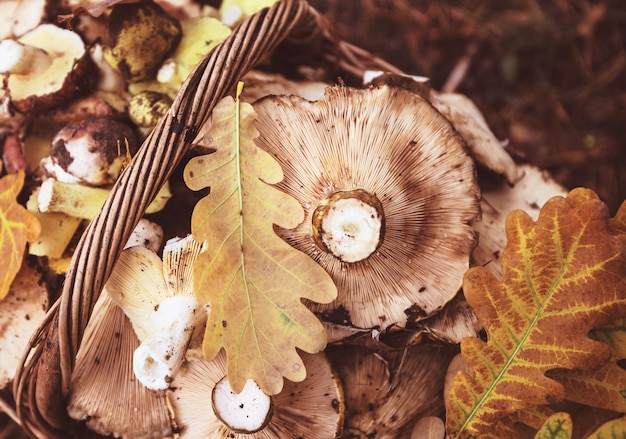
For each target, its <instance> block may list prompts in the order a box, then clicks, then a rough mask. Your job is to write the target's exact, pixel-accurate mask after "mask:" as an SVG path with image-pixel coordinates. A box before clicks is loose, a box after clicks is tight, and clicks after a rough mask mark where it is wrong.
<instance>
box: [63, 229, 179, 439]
mask: <svg viewBox="0 0 626 439" xmlns="http://www.w3.org/2000/svg"><path fill="white" fill-rule="evenodd" d="M157 229H158V227H157V226H155V225H154V224H146V221H145V220H142V221H140V223H139V224H138V225H137V227H135V229H134V230H133V235H132V237H131V238H130V239H129V240H128V242H127V243H126V246H125V248H129V247H130V246H132V245H134V244H136V243H137V242H140V243H142V244H146V245H150V246H151V247H153V248H160V247H161V244H162V240H161V239H160V237H159V236H158V234H156V235H155V234H154V232H155V230H157ZM157 231H158V230H157ZM139 345H140V342H139V339H138V338H137V336H136V335H135V332H134V330H133V326H132V324H131V322H130V320H129V319H128V317H126V315H124V312H123V310H122V309H121V308H120V307H118V306H117V305H116V304H115V302H113V300H112V299H111V296H110V295H109V294H107V293H106V292H104V291H103V293H102V294H100V296H99V297H98V300H97V301H96V304H95V306H94V309H93V313H92V316H91V318H90V320H89V324H88V325H87V328H86V329H85V335H84V338H83V341H82V343H81V345H80V348H79V350H78V354H77V355H76V366H75V368H74V371H73V372H72V377H71V382H70V392H69V395H68V405H67V412H68V414H69V416H70V417H71V418H72V419H75V420H79V421H85V423H86V425H87V426H88V427H89V428H90V429H92V430H93V431H95V432H97V433H99V434H103V435H110V434H113V435H114V436H115V437H123V438H133V439H137V438H143V439H152V438H154V439H157V438H162V437H164V436H170V435H171V434H172V433H173V429H172V420H171V416H170V412H169V409H168V405H167V401H166V395H165V392H164V391H162V390H161V391H152V390H150V389H148V388H146V387H145V386H143V385H142V384H141V383H140V382H139V381H138V380H137V379H136V377H135V375H134V373H133V353H134V351H135V350H136V349H137V348H138V347H139Z"/></svg>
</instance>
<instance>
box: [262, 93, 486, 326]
mask: <svg viewBox="0 0 626 439" xmlns="http://www.w3.org/2000/svg"><path fill="white" fill-rule="evenodd" d="M255 109H256V111H257V113H258V119H257V128H258V129H259V131H260V136H259V138H258V139H256V141H257V142H258V144H259V146H261V147H262V148H263V149H265V150H266V151H268V152H269V153H270V154H272V155H273V156H274V157H275V158H276V159H277V160H278V161H279V163H280V165H281V166H282V168H283V171H284V174H285V176H284V180H283V181H282V182H281V183H279V184H278V185H277V186H278V188H280V189H281V190H283V191H284V192H286V193H288V194H290V195H292V196H293V197H295V198H296V199H297V200H298V201H299V202H300V204H301V205H302V206H303V207H304V209H305V212H306V217H305V220H304V222H303V223H301V224H300V225H299V226H298V227H297V228H296V229H293V230H284V229H277V233H278V234H279V235H280V236H281V237H282V238H283V239H285V240H286V241H287V242H289V243H290V244H291V245H292V246H294V247H295V248H297V249H299V250H301V251H303V252H305V253H307V254H308V255H310V256H311V257H312V258H313V259H314V260H315V261H317V262H318V263H319V264H320V265H321V266H322V267H324V268H325V269H326V270H327V271H328V273H329V274H330V275H331V277H332V278H333V280H334V281H335V283H336V285H337V288H338V291H339V295H338V298H337V300H335V301H334V302H332V303H331V304H328V305H321V304H313V303H309V304H308V305H309V306H310V307H311V309H312V310H313V311H315V312H316V313H318V314H319V315H321V316H322V318H325V319H326V320H330V321H332V320H333V319H332V316H333V315H334V314H341V319H342V322H345V321H346V320H348V321H349V323H351V324H352V325H354V326H356V327H360V328H382V329H385V328H387V327H390V326H394V325H398V326H406V325H407V324H410V323H412V322H415V321H418V320H421V319H423V318H426V317H428V316H429V315H432V314H433V313H435V312H436V311H438V310H439V309H440V308H441V307H442V306H443V305H444V304H445V303H447V302H448V301H449V300H451V299H452V297H454V295H455V294H456V293H457V291H458V290H459V288H460V286H461V283H462V278H463V273H464V272H465V270H466V269H467V268H468V266H469V257H470V253H471V251H472V249H473V248H474V245H475V234H474V230H473V229H472V227H471V225H470V222H471V221H473V220H475V219H477V217H478V216H479V198H480V193H479V188H478V185H477V183H476V180H475V168H474V163H473V161H472V159H471V158H470V156H469V155H468V154H467V151H466V147H465V143H464V141H463V140H462V138H461V137H460V136H459V135H458V134H457V132H456V131H455V130H454V128H453V127H452V125H451V124H450V123H449V122H448V121H447V120H446V118H445V117H443V116H442V115H441V114H440V113H439V112H438V111H437V110H436V109H434V107H433V106H432V105H431V104H430V103H428V102H427V101H426V100H425V99H424V98H422V97H420V96H418V95H417V94H414V93H412V92H410V91H408V90H404V89H399V88H392V87H389V86H380V87H377V88H370V89H364V90H358V89H352V88H348V87H335V88H329V89H328V90H327V92H326V94H325V96H324V97H323V98H322V99H321V100H319V101H317V102H309V101H306V100H304V99H301V98H298V97H293V96H291V97H286V96H272V97H267V98H264V99H261V100H260V101H258V102H257V103H256V104H255ZM346 200H348V201H347V202H346ZM340 202H341V204H340ZM336 212H340V214H339V216H338V215H335V214H334V213H336ZM331 213H333V215H332V216H331ZM341 215H344V216H343V217H341ZM361 240H363V241H365V244H362V242H361ZM359 246H361V247H359ZM354 248H356V256H353V255H354V253H350V252H352V251H353V249H354ZM346 254H350V255H352V256H347V257H346V256H345V255H346Z"/></svg>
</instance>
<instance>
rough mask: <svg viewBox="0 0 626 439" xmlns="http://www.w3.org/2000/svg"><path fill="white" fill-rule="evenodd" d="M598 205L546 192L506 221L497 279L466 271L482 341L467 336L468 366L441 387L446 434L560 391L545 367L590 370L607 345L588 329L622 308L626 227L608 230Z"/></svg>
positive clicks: (482, 426)
mask: <svg viewBox="0 0 626 439" xmlns="http://www.w3.org/2000/svg"><path fill="white" fill-rule="evenodd" d="M608 217H609V214H608V209H607V208H606V205H604V203H602V202H601V201H600V200H599V199H598V197H597V196H596V195H595V194H594V193H593V192H591V191H590V190H587V189H576V190H574V191H572V192H570V193H569V194H568V196H567V198H562V197H554V198H552V199H550V200H549V201H548V202H547V203H546V204H545V205H544V207H543V208H542V209H541V213H540V215H539V218H538V219H537V221H536V222H534V221H533V220H532V219H531V218H530V217H529V216H528V215H527V214H525V213H524V212H522V211H515V212H513V213H511V214H510V215H509V217H508V218H507V222H506V231H507V241H508V242H507V246H506V249H505V251H504V253H503V255H502V260H501V262H502V270H503V276H502V279H501V280H499V279H498V278H496V277H495V276H494V275H493V274H491V273H489V272H488V271H487V270H486V269H484V268H482V267H476V268H472V269H470V270H468V272H467V273H466V275H465V277H464V282H463V289H464V292H465V295H466V298H467V301H468V302H469V304H470V305H471V306H472V308H473V309H474V311H475V312H476V315H477V316H478V318H479V320H480V321H481V323H482V324H483V326H484V327H485V330H486V332H487V337H488V341H487V342H484V341H482V340H480V339H478V338H466V339H464V340H463V341H462V342H461V352H462V355H463V358H464V360H465V362H466V363H467V364H468V365H469V367H470V371H471V373H466V372H459V373H458V374H457V375H455V377H454V380H453V384H452V386H451V389H450V391H449V392H448V393H447V394H446V416H447V419H446V422H447V425H446V427H447V430H448V432H449V434H450V435H451V436H452V437H468V436H478V435H480V434H481V433H483V432H486V431H488V430H489V429H490V428H491V427H492V426H493V425H494V424H495V423H497V422H498V421H499V420H500V419H502V418H503V417H505V416H507V415H509V414H512V413H515V412H516V411H519V410H523V409H525V408H528V407H532V406H538V405H543V404H549V403H553V402H557V401H560V400H562V399H563V398H564V397H565V390H564V388H563V386H562V385H561V384H560V383H558V382H557V381H555V380H553V379H550V378H548V377H546V375H545V373H546V371H549V370H552V369H582V370H591V369H596V368H599V367H600V366H602V365H603V364H604V363H606V362H607V361H608V359H609V357H610V351H609V349H608V347H607V346H606V345H604V344H603V343H601V342H598V341H595V340H592V339H591V338H589V337H588V333H589V331H590V330H591V329H592V328H594V327H597V326H602V325H605V324H607V323H609V322H611V321H613V320H616V319H618V318H620V317H621V316H623V315H625V314H626V235H623V234H611V233H609V230H608V229H609V225H608V223H609V218H608Z"/></svg>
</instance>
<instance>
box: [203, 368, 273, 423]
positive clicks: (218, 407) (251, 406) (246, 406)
mask: <svg viewBox="0 0 626 439" xmlns="http://www.w3.org/2000/svg"><path fill="white" fill-rule="evenodd" d="M212 401H213V412H214V413H215V414H216V415H217V417H218V418H219V419H220V420H221V421H222V422H223V423H224V424H226V426H228V428H230V429H231V430H234V431H236V432H238V433H248V434H249V433H254V432H256V431H259V430H261V429H262V428H263V427H265V426H266V425H267V423H268V422H269V421H270V419H271V416H272V398H271V397H270V396H269V395H266V394H265V393H264V392H263V391H262V390H261V388H260V387H259V386H258V385H257V383H255V382H254V381H253V380H248V381H246V384H245V385H244V386H243V390H242V391H241V392H240V393H235V391H234V390H233V389H232V387H230V383H229V382H228V378H227V377H224V378H222V379H221V380H220V381H219V382H218V383H217V384H216V385H215V387H214V388H213V394H212Z"/></svg>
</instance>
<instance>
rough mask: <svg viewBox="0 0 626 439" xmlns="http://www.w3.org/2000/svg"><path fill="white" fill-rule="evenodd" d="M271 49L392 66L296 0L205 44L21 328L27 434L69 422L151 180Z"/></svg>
mask: <svg viewBox="0 0 626 439" xmlns="http://www.w3.org/2000/svg"><path fill="white" fill-rule="evenodd" d="M279 46H280V47H279ZM274 49H276V50H277V52H278V53H279V54H281V56H282V58H281V59H283V60H285V59H290V58H291V59H292V60H293V58H294V57H295V54H296V53H300V54H302V53H304V54H306V56H307V57H311V59H313V58H314V59H315V60H317V61H321V62H323V63H324V64H325V66H326V67H330V68H331V69H333V70H331V71H332V72H333V74H334V73H337V74H339V75H344V77H345V76H347V77H353V78H356V77H360V76H361V74H362V73H363V71H364V70H366V69H377V70H386V71H392V72H395V73H400V72H399V70H398V69H396V68H394V67H393V66H391V65H389V64H387V63H385V62H384V61H382V60H380V59H378V58H376V57H373V56H371V55H370V54H369V53H367V52H365V51H363V50H361V49H359V48H357V47H355V46H353V45H351V44H349V43H346V42H344V41H341V40H338V39H337V38H335V37H334V35H333V32H332V29H331V26H330V25H329V24H328V22H327V21H325V20H324V19H323V17H321V16H320V15H319V14H318V13H317V12H316V11H315V10H314V9H313V8H311V7H310V6H309V5H308V3H307V2H306V1H305V0H282V1H281V2H278V3H276V4H275V5H274V6H273V7H271V8H269V9H264V10H262V11H260V12H258V13H257V14H255V15H253V16H252V17H250V18H249V19H248V20H246V21H245V22H244V23H242V24H241V25H240V26H239V27H238V28H237V29H236V30H235V31H234V32H233V33H232V34H231V36H230V37H229V38H227V39H226V40H225V41H224V42H223V43H221V44H220V45H219V46H217V47H216V48H215V49H214V50H212V51H211V52H210V53H209V54H207V55H206V56H205V57H204V58H203V59H202V60H201V61H200V63H199V64H198V66H197V67H196V68H195V70H194V71H193V72H192V73H191V74H190V76H189V78H187V80H186V81H185V83H184V84H183V86H182V87H181V89H180V91H179V92H178V95H177V97H176V99H175V100H174V103H173V104H172V106H171V108H170V110H169V112H168V113H167V115H166V116H165V117H164V118H163V119H162V120H161V122H160V123H159V124H158V125H157V126H156V128H155V129H154V130H153V131H152V133H151V134H150V135H149V136H148V137H147V138H146V140H145V142H144V143H143V145H142V147H141V148H140V150H139V152H138V153H137V155H136V156H135V157H134V158H133V160H132V162H131V163H130V165H129V166H128V169H127V170H126V171H125V172H124V173H123V175H122V176H121V178H120V179H119V180H118V181H117V183H116V184H115V186H114V188H113V190H112V192H111V194H110V196H109V197H108V199H107V201H106V202H105V204H104V206H103V207H102V209H101V211H100V213H99V214H98V215H97V216H96V217H95V218H94V219H93V221H92V222H91V223H90V225H89V227H88V228H87V229H86V231H85V232H84V234H83V236H82V237H81V239H80V242H79V244H78V246H77V248H76V250H75V253H74V255H73V259H72V263H71V265H70V268H69V270H68V272H67V274H66V277H65V283H64V287H63V291H62V294H61V297H60V298H59V300H57V301H56V303H55V304H54V305H53V306H52V308H51V309H50V311H49V312H48V314H47V315H46V318H45V319H44V322H43V323H42V324H41V326H40V327H39V329H38V330H37V331H36V333H35V334H33V336H32V337H31V340H30V343H29V349H27V352H26V353H25V354H24V357H23V360H22V365H21V367H20V368H19V370H18V373H17V376H16V378H15V381H14V387H13V394H14V398H15V405H16V407H15V409H16V413H17V417H18V418H19V420H20V423H21V425H22V427H23V429H24V430H25V431H27V432H28V434H30V435H32V436H33V437H40V438H67V437H68V436H71V435H72V434H73V433H72V432H73V431H75V429H74V428H75V427H76V425H75V424H76V422H75V421H73V420H71V419H70V418H69V417H68V415H67V413H66V409H65V402H64V401H65V396H66V395H67V394H68V391H69V383H70V377H71V374H72V370H73V368H74V362H75V358H76V354H77V352H78V349H79V347H80V345H81V341H82V339H83V334H84V331H85V328H86V326H87V323H88V322H89V319H90V317H91V314H92V311H93V308H94V305H95V303H96V300H97V299H98V296H99V295H100V293H101V291H102V288H103V285H104V283H105V282H106V280H107V279H108V277H109V275H110V274H111V271H112V269H113V266H114V264H115V262H116V260H117V258H118V256H119V255H120V252H121V251H122V248H123V246H124V244H125V243H126V241H127V240H128V238H129V236H130V235H131V232H132V231H133V229H134V227H135V225H136V224H137V223H138V221H139V219H140V218H141V217H142V215H143V213H144V210H145V208H146V207H147V206H148V204H149V203H150V202H151V201H152V199H153V198H154V197H155V195H156V193H157V191H158V190H159V188H160V187H161V186H162V185H163V183H164V182H165V181H166V180H167V179H168V178H169V177H170V176H171V174H172V173H173V171H174V169H175V168H176V167H177V166H178V165H179V163H180V162H181V161H182V160H183V158H184V157H185V155H186V154H187V153H188V152H189V150H190V149H191V142H192V140H193V139H194V138H195V136H196V134H197V132H198V129H199V127H201V126H202V125H203V124H204V123H205V122H206V121H207V120H208V119H209V117H210V115H211V111H212V110H213V108H214V106H215V105H216V103H217V102H218V101H219V100H220V99H221V98H222V97H224V96H226V95H227V94H229V93H231V92H232V91H233V89H234V87H235V86H236V84H237V82H238V81H239V79H240V78H241V77H242V76H243V75H244V74H245V73H246V72H247V71H249V70H250V69H251V68H252V67H254V66H255V64H256V63H257V62H258V61H259V59H261V58H262V57H263V56H265V55H266V54H268V53H269V52H270V51H274ZM329 76H332V74H331V75H329ZM329 79H332V78H329Z"/></svg>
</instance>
